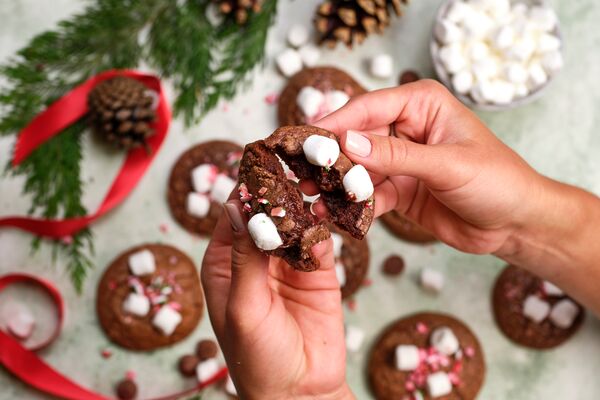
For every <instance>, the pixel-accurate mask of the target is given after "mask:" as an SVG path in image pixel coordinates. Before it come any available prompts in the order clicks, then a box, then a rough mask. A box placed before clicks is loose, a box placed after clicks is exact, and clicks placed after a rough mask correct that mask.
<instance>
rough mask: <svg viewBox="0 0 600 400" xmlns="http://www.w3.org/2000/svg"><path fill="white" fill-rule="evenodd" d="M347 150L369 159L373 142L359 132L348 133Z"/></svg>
mask: <svg viewBox="0 0 600 400" xmlns="http://www.w3.org/2000/svg"><path fill="white" fill-rule="evenodd" d="M346 150H347V151H349V152H351V153H354V154H356V155H357V156H359V157H368V156H369V154H371V142H370V141H369V139H367V138H366V137H365V136H363V135H361V134H360V132H358V131H351V130H350V131H347V132H346Z"/></svg>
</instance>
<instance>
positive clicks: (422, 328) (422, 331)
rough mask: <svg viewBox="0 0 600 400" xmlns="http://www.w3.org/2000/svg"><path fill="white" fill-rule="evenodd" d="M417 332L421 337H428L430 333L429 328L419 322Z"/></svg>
mask: <svg viewBox="0 0 600 400" xmlns="http://www.w3.org/2000/svg"><path fill="white" fill-rule="evenodd" d="M417 332H419V333H420V334H421V335H426V334H427V333H429V328H428V327H427V325H425V324H424V323H422V322H417Z"/></svg>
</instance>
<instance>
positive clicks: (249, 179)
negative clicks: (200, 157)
mask: <svg viewBox="0 0 600 400" xmlns="http://www.w3.org/2000/svg"><path fill="white" fill-rule="evenodd" d="M310 136H318V137H325V138H327V140H328V141H329V142H333V144H334V146H338V147H339V144H338V143H337V137H336V136H335V135H334V134H333V133H331V132H328V131H325V130H323V129H319V128H315V127H311V126H297V127H282V128H279V129H277V130H276V131H275V132H274V133H273V134H272V135H271V136H269V137H268V138H267V139H265V140H259V141H257V142H254V143H250V144H249V145H247V146H246V148H245V150H244V156H243V158H242V162H241V165H240V178H239V181H240V186H239V188H240V199H241V200H242V202H243V203H244V209H245V210H246V212H248V214H249V217H250V222H249V230H250V233H251V234H252V233H253V229H252V228H253V227H254V225H252V224H253V223H254V222H256V223H260V224H261V225H256V228H257V230H258V228H261V229H263V228H264V231H265V232H267V231H268V232H267V233H268V236H269V238H268V240H270V243H269V244H268V245H267V244H266V243H263V246H262V247H261V246H260V245H259V244H258V242H257V238H256V237H254V240H255V242H256V243H257V245H258V247H259V248H261V249H262V250H265V251H267V252H268V253H269V254H272V255H275V256H277V257H281V258H283V259H285V260H286V261H287V262H288V264H290V265H291V266H293V267H294V268H296V269H298V270H302V271H313V270H315V269H317V268H318V267H319V261H318V260H317V259H315V258H314V257H313V255H312V252H311V251H310V248H311V247H312V246H313V245H314V244H316V243H318V242H320V241H322V240H324V239H326V238H328V237H329V230H328V229H327V227H326V225H325V223H324V222H318V221H317V220H316V218H315V216H313V215H312V214H311V213H310V212H309V211H308V210H306V209H305V207H304V201H303V196H302V193H301V192H300V190H299V189H298V187H297V184H296V183H295V182H293V181H292V180H288V178H287V176H286V174H285V172H284V168H283V166H282V164H281V161H280V159H279V158H278V157H280V158H281V159H282V160H283V161H284V162H285V163H287V165H288V166H289V168H290V169H291V170H292V171H293V172H294V174H295V175H296V177H298V178H299V179H313V180H314V181H315V182H316V183H317V185H318V186H319V188H320V190H321V197H322V198H323V200H324V203H325V205H326V207H327V209H328V211H329V216H328V219H329V221H330V222H332V223H334V224H335V225H337V226H338V227H339V228H341V229H342V230H344V231H346V232H348V233H350V234H351V235H352V236H353V237H355V238H357V239H362V238H363V237H364V236H365V235H366V233H367V231H368V229H369V227H370V225H371V222H372V221H373V199H372V196H371V197H369V198H368V199H366V200H364V201H353V200H351V199H347V194H346V191H345V189H344V185H343V180H344V176H345V175H346V174H347V173H348V171H349V170H350V169H353V168H354V164H352V162H351V161H350V160H349V159H348V158H347V157H346V156H345V155H344V154H341V153H340V154H339V155H338V157H337V159H336V160H335V162H333V160H332V164H331V165H330V166H329V167H327V168H323V167H318V166H315V165H312V164H310V163H309V162H308V161H307V159H306V157H305V155H304V153H303V144H304V141H305V140H306V139H307V138H309V137H310ZM361 168H362V167H361ZM365 174H366V172H365ZM353 198H354V200H357V199H358V197H353ZM257 216H258V217H257ZM255 217H256V218H257V219H255ZM258 219H260V221H258ZM267 233H265V235H267ZM267 247H268V248H267Z"/></svg>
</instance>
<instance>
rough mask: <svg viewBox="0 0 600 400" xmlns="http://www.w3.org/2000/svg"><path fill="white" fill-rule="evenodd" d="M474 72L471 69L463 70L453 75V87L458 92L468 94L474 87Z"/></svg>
mask: <svg viewBox="0 0 600 400" xmlns="http://www.w3.org/2000/svg"><path fill="white" fill-rule="evenodd" d="M473 84H474V79H473V74H472V73H471V71H469V70H466V69H464V70H462V71H460V72H458V73H457V74H455V75H454V76H453V77H452V87H453V88H454V90H455V91H456V92H457V93H460V94H466V93H469V92H470V91H471V89H472V88H473Z"/></svg>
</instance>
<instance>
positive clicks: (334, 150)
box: [302, 135, 340, 167]
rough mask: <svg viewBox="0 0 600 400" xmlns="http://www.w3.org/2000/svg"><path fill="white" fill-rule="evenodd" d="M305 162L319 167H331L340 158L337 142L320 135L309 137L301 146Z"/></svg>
mask: <svg viewBox="0 0 600 400" xmlns="http://www.w3.org/2000/svg"><path fill="white" fill-rule="evenodd" d="M302 150H303V151H304V156H305V157H306V160H307V161H308V162H309V163H311V164H312V165H316V166H319V167H331V166H332V165H333V164H335V162H336V161H337V159H338V157H339V156H340V145H339V144H338V142H337V140H335V139H331V138H328V137H325V136H321V135H311V136H309V137H308V138H306V140H305V141H304V143H303V144H302Z"/></svg>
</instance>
